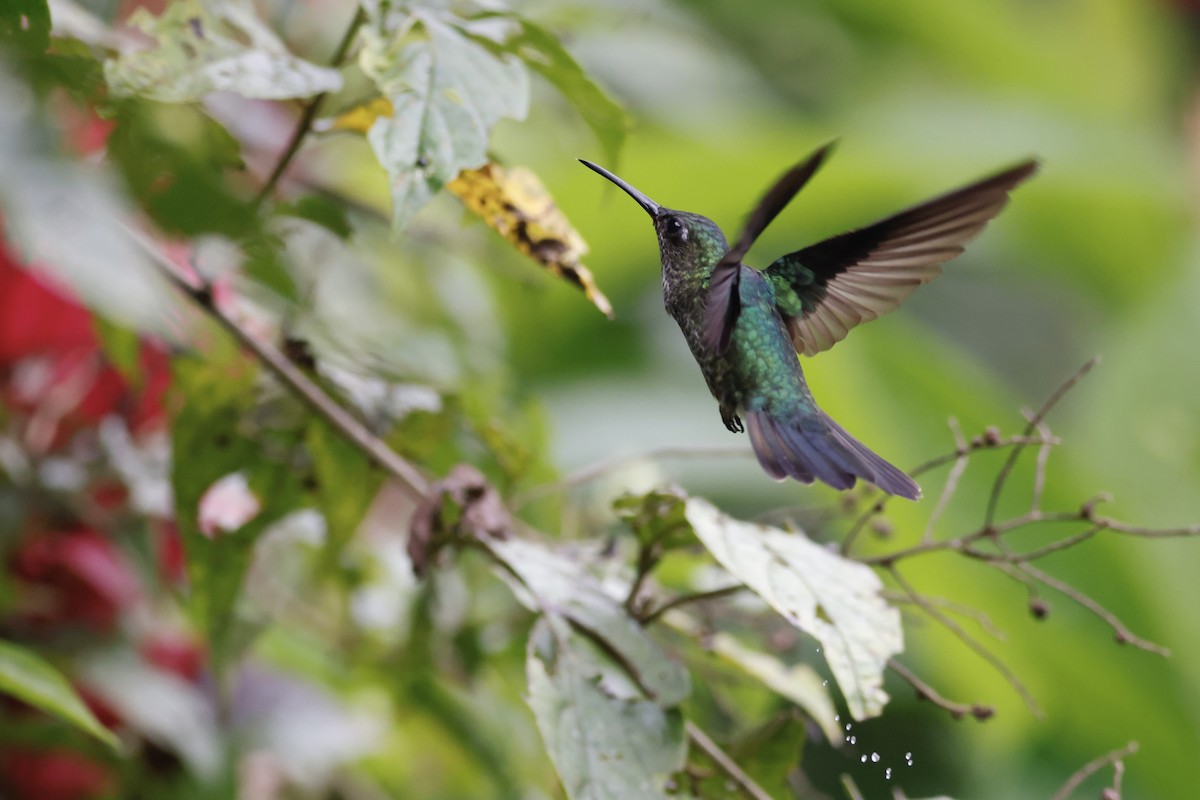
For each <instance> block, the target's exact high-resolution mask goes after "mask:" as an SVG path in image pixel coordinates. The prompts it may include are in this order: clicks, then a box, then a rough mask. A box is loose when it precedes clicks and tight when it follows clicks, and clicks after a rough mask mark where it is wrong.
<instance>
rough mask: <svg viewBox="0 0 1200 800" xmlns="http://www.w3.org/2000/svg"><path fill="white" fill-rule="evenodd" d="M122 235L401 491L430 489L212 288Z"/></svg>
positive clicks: (146, 243)
mask: <svg viewBox="0 0 1200 800" xmlns="http://www.w3.org/2000/svg"><path fill="white" fill-rule="evenodd" d="M125 230H126V233H128V234H129V236H130V237H131V238H132V239H133V241H134V242H135V243H136V244H137V245H138V246H139V247H141V248H142V249H143V250H144V251H145V252H146V254H147V255H149V256H150V258H151V260H152V261H153V262H154V264H155V266H157V267H158V269H159V272H160V273H162V275H163V277H165V278H166V279H167V280H168V281H169V282H170V283H171V284H172V285H174V286H175V287H176V288H177V289H179V291H180V292H181V293H183V294H184V295H185V296H187V297H188V298H189V299H190V300H192V301H193V302H194V303H195V304H196V305H197V306H198V307H199V308H200V309H202V310H203V311H204V312H205V313H206V314H208V315H209V316H210V317H212V318H213V319H214V320H216V321H217V322H218V323H219V324H220V325H221V327H223V328H225V330H226V331H228V332H229V333H230V334H232V335H233V337H234V338H235V339H236V340H237V341H238V343H239V344H241V345H242V346H243V347H245V348H246V349H247V350H249V351H250V352H252V353H253V354H254V355H255V357H256V358H257V359H258V360H259V361H260V362H261V363H262V365H263V366H264V367H266V368H267V369H268V370H270V371H271V372H272V373H274V374H275V376H276V377H277V378H279V380H280V381H282V382H283V384H284V385H286V386H287V387H289V388H290V389H291V390H292V391H293V392H294V393H295V394H296V395H297V396H298V397H299V398H300V399H301V400H302V401H304V403H305V404H306V405H307V406H308V407H309V408H310V409H311V410H312V411H313V412H314V413H316V414H317V416H319V417H321V418H322V419H324V420H325V421H326V422H328V423H329V424H330V425H332V426H333V427H334V428H335V429H336V430H337V431H338V432H339V433H340V434H341V435H342V436H344V437H345V438H346V439H347V440H349V441H350V442H351V443H352V444H353V445H355V446H356V447H357V448H358V449H359V450H361V451H362V452H363V453H364V454H365V455H366V456H367V457H368V458H370V459H371V460H372V461H374V462H375V463H376V464H377V465H379V466H380V467H382V468H383V469H384V470H385V471H387V472H388V473H390V474H391V475H392V476H394V477H395V478H396V479H397V480H398V482H399V484H400V486H401V487H402V488H403V489H404V491H405V492H406V493H407V494H408V495H409V496H410V497H411V498H412V499H414V500H419V499H421V498H423V497H424V496H425V495H426V494H428V492H429V482H428V481H427V480H426V478H425V476H424V475H423V474H422V473H421V472H420V470H418V469H417V468H416V467H415V466H413V465H412V464H410V463H409V462H408V461H406V460H405V459H404V458H403V457H401V456H400V455H399V454H398V453H396V451H395V450H392V449H391V448H390V447H388V446H387V444H385V443H384V441H383V440H382V439H380V438H379V437H378V436H376V435H375V434H374V433H372V432H371V430H370V429H368V428H367V427H366V426H365V425H363V424H362V423H361V422H359V420H358V419H357V418H356V417H355V416H354V415H353V414H351V413H350V412H349V411H347V410H346V409H345V408H343V407H342V406H341V405H339V404H338V402H337V401H336V400H334V399H333V398H332V397H330V396H329V395H328V394H326V393H325V391H324V390H323V389H322V388H321V387H320V386H318V385H317V384H316V383H315V382H313V380H312V379H311V378H309V377H308V375H306V374H305V373H304V372H302V371H301V370H300V369H299V368H298V367H297V366H296V365H295V364H293V363H292V362H291V361H289V360H288V358H287V357H286V356H285V355H283V353H281V352H279V350H277V349H275V348H274V347H272V346H271V345H269V344H267V343H265V342H263V341H261V340H259V339H258V338H256V337H255V336H254V335H252V334H251V333H250V332H249V331H248V330H246V329H245V328H244V327H242V325H241V324H240V323H239V322H238V321H237V320H236V319H234V318H233V317H232V316H231V315H230V314H228V313H227V312H226V311H224V310H223V309H221V308H220V307H219V306H217V304H216V303H215V302H214V301H213V296H212V291H211V289H210V288H209V287H208V286H206V285H204V284H202V283H200V282H198V281H194V280H193V279H191V278H189V277H187V276H185V275H184V274H183V273H182V272H181V271H180V270H179V268H178V267H177V266H176V265H175V264H174V263H173V262H172V261H171V260H170V259H169V258H167V256H166V255H165V254H163V252H162V251H161V250H160V249H159V248H158V246H157V245H155V244H154V242H152V241H151V240H150V239H149V238H147V237H146V236H145V235H144V234H142V233H141V232H139V231H137V230H134V229H133V228H130V227H126V228H125Z"/></svg>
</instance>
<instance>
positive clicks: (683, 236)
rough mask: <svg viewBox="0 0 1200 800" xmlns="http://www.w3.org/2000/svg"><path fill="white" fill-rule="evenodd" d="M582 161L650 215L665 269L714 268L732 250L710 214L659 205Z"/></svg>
mask: <svg viewBox="0 0 1200 800" xmlns="http://www.w3.org/2000/svg"><path fill="white" fill-rule="evenodd" d="M579 160H580V162H581V163H582V164H583V165H584V166H585V167H587V168H588V169H591V170H592V171H594V172H598V173H599V174H601V175H603V176H604V177H605V178H608V179H609V180H610V181H612V182H613V183H615V184H616V185H617V186H620V187H621V188H622V189H623V190H624V191H625V193H626V194H628V195H629V196H630V197H632V198H633V199H634V200H636V201H637V203H638V205H640V206H641V207H642V208H643V209H645V211H646V213H647V214H649V215H650V219H651V220H652V221H653V222H654V230H655V231H656V232H657V233H658V249H659V252H660V253H661V254H662V262H663V267H664V268H665V267H667V266H668V265H689V266H695V267H699V268H703V267H712V266H713V265H715V264H716V263H717V261H719V260H720V258H721V256H723V255H724V254H725V253H726V251H728V250H729V242H727V241H726V240H725V234H724V233H722V231H721V228H720V227H718V225H717V223H715V222H713V221H712V220H711V219H709V218H708V217H704V216H701V215H699V214H692V213H690V212H688V211H675V210H674V209H670V208H665V207H663V206H660V205H659V204H658V203H656V202H654V201H653V200H651V199H650V198H649V197H647V196H646V195H644V194H642V193H641V192H640V191H638V190H637V189H635V188H634V187H632V186H630V185H629V184H628V183H626V182H625V181H623V180H621V179H620V178H618V177H617V176H616V175H614V174H612V173H611V172H609V171H608V170H606V169H605V168H604V167H601V166H599V165H597V164H593V163H592V162H590V161H584V160H583V159H582V158H581V159H579Z"/></svg>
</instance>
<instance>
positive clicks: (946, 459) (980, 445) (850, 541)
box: [841, 431, 1060, 556]
mask: <svg viewBox="0 0 1200 800" xmlns="http://www.w3.org/2000/svg"><path fill="white" fill-rule="evenodd" d="M1059 443H1060V442H1059V440H1058V439H1057V438H1051V439H1049V440H1046V439H1043V438H1042V437H1040V436H1009V437H1008V438H1000V437H998V436H995V435H993V433H992V432H991V431H988V432H986V433H985V434H984V435H982V436H976V437H975V438H974V439H971V441H969V442H967V444H966V446H960V447H955V448H954V449H953V450H951V451H950V452H949V453H945V454H943V455H940V456H937V457H936V458H931V459H930V460H928V461H926V462H924V463H923V464H920V465H918V466H916V467H914V468H913V469H911V470H909V471H908V474H909V475H911V476H913V477H914V478H915V477H917V476H919V475H922V474H924V473H926V472H930V471H931V470H934V469H937V468H938V467H941V466H945V465H946V464H951V463H955V462H957V461H959V460H960V459H962V458H964V457H965V456H969V455H971V454H973V453H978V452H982V451H985V450H1003V449H1006V448H1010V447H1012V448H1015V447H1025V446H1026V445H1031V444H1037V445H1043V444H1052V445H1056V444H1059ZM891 499H892V495H880V496H879V498H878V499H876V500H875V501H874V502H873V503H872V504H871V505H870V506H869V507H868V508H867V510H866V511H864V512H863V513H862V514H861V515H859V516H858V518H856V519H855V520H854V523H853V524H852V525H851V526H850V530H849V531H848V532H847V533H846V536H845V538H844V539H843V540H842V546H841V552H842V555H844V556H849V555H850V554H851V550H852V549H853V547H854V543H855V541H856V540H857V538H858V536H859V534H861V533H862V531H863V529H864V528H866V526H867V524H868V523H870V521H871V520H872V519H874V518H875V517H877V516H879V515H880V514H881V513H883V510H884V508H885V507H886V506H887V504H888V502H889V501H890V500H891ZM937 549H940V548H937Z"/></svg>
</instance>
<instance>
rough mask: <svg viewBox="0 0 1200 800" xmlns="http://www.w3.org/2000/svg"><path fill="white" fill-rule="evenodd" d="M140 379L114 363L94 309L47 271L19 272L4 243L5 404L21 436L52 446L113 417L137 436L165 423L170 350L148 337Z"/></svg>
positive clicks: (0, 339) (35, 445)
mask: <svg viewBox="0 0 1200 800" xmlns="http://www.w3.org/2000/svg"><path fill="white" fill-rule="evenodd" d="M139 347H140V350H139V368H140V376H141V377H140V381H138V384H137V385H130V383H129V381H128V380H126V378H125V377H124V376H123V375H121V373H120V372H118V371H117V370H116V369H115V368H114V367H113V366H112V364H110V363H109V361H108V360H107V358H106V357H105V355H104V351H103V349H102V347H101V343H100V338H99V336H98V335H97V333H96V330H95V328H94V320H93V317H92V314H91V312H89V311H88V310H87V309H86V308H84V307H83V306H81V305H80V304H79V303H77V302H76V301H75V300H74V299H73V298H72V297H71V296H70V294H69V293H68V292H67V291H66V290H64V289H61V288H58V287H56V286H54V285H53V284H51V283H49V282H48V281H47V280H46V279H45V278H44V277H43V276H41V275H39V274H36V273H34V272H31V271H28V270H25V269H22V268H21V267H20V266H19V262H18V261H17V259H16V257H15V256H14V254H13V253H12V251H11V250H9V249H8V248H7V247H6V246H5V244H4V242H3V241H2V240H0V401H3V402H4V403H5V404H6V405H8V406H9V407H10V408H12V409H13V410H15V411H17V412H18V414H19V415H20V416H22V417H24V418H25V424H24V425H23V426H22V427H23V430H22V440H23V442H24V444H25V446H26V447H27V448H29V449H30V450H31V451H33V452H35V453H40V452H46V451H49V450H53V449H55V448H56V447H59V446H61V445H62V444H64V443H65V442H66V441H67V440H68V439H69V438H70V436H71V435H73V434H74V433H76V432H77V431H78V430H80V429H82V428H86V427H90V426H92V425H94V424H95V423H97V422H98V421H100V420H101V419H103V418H104V417H106V416H108V415H110V414H120V415H122V416H124V417H125V419H126V421H127V422H128V424H129V427H130V429H131V430H133V431H134V432H135V433H137V432H138V431H139V430H140V429H143V428H145V427H149V426H155V425H161V424H162V423H163V420H164V414H163V407H162V399H163V396H164V394H165V392H166V390H167V387H168V385H169V383H170V368H169V362H168V358H167V354H166V351H165V350H164V349H163V348H162V347H161V346H160V345H158V344H156V343H152V342H147V341H143V342H142V343H141V344H140V346H139Z"/></svg>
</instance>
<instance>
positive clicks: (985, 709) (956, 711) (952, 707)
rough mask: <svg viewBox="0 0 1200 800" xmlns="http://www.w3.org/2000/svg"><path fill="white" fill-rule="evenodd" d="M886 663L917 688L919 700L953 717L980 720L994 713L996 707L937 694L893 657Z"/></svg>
mask: <svg viewBox="0 0 1200 800" xmlns="http://www.w3.org/2000/svg"><path fill="white" fill-rule="evenodd" d="M887 665H888V669H890V670H891V671H892V672H894V673H896V674H897V675H899V676H900V677H901V678H903V679H904V680H905V681H907V682H908V684H909V685H910V686H912V687H913V688H914V689H916V690H917V697H918V698H920V699H921V700H928V701H929V702H931V703H933V704H934V705H935V706H937V707H938V708H941V709H945V710H946V711H948V712H950V716H952V717H954V718H955V719H962V718H963V717H965V716H966V715H968V714H970V715H971V716H973V717H975V719H977V720H980V721H982V720H985V719H990V718H991V717H992V716H994V715H995V713H996V709H994V708H992V707H991V706H986V705H982V704H980V703H975V704H973V705H972V704H968V703H956V702H954V701H953V700H947V699H946V698H945V697H942V696H941V695H940V694H938V692H937V690H936V689H934V688H933V687H932V686H930V685H929V684H928V683H926V682H925V681H923V680H921V679H920V678H918V677H917V675H916V673H914V672H913V671H912V670H910V669H909V668H908V667H906V666H904V665H903V664H901V663H900V662H899V661H897V660H896V659H894V658H889V659H888V662H887Z"/></svg>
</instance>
